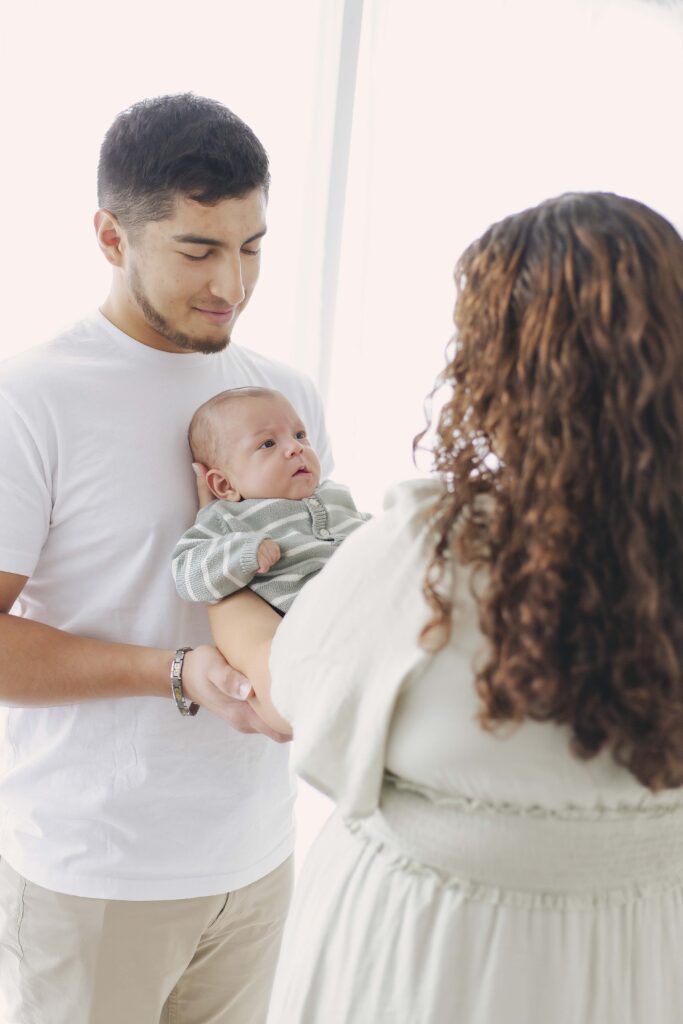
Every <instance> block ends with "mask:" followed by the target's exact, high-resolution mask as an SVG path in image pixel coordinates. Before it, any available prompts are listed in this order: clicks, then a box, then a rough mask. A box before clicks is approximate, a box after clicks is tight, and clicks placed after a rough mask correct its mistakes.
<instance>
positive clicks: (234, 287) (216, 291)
mask: <svg viewBox="0 0 683 1024" xmlns="http://www.w3.org/2000/svg"><path fill="white" fill-rule="evenodd" d="M209 290H210V292H211V294H212V295H215V297H216V298H217V299H222V300H223V301H224V302H227V303H228V305H230V306H238V305H239V304H240V302H242V301H243V300H244V283H243V281H242V261H241V259H240V257H239V255H236V256H230V257H229V258H228V259H226V260H223V261H221V262H220V266H219V268H218V269H217V270H216V273H215V275H214V277H213V280H212V281H211V283H210V285H209Z"/></svg>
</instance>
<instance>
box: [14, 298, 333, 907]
mask: <svg viewBox="0 0 683 1024" xmlns="http://www.w3.org/2000/svg"><path fill="white" fill-rule="evenodd" d="M250 384H251V385H264V386H267V387H272V388H277V389H278V390H280V391H282V392H283V393H284V394H285V395H286V396H287V397H288V398H289V399H290V401H291V402H292V404H293V405H294V407H295V408H296V409H297V410H298V411H299V412H300V414H301V416H302V418H303V420H304V422H305V423H306V425H307V428H308V430H309V433H310V435H311V438H312V441H313V444H314V446H315V448H316V449H317V451H318V454H319V456H320V458H321V462H322V468H323V476H327V475H329V472H330V469H331V456H330V449H329V442H328V438H327V435H326V431H325V425H324V419H323V413H322V407H321V404H320V399H319V397H318V396H317V393H316V392H315V389H314V388H313V386H312V384H311V383H310V382H309V381H308V380H307V379H306V378H304V377H303V376H301V375H300V374H297V373H295V372H293V371H292V370H290V369H288V368H286V367H284V366H282V365H280V364H277V363H273V362H271V361H270V360H267V359H265V358H263V357H262V356H259V355H256V354H254V353H252V352H248V351H246V350H245V349H242V348H240V347H238V346H235V345H234V344H231V345H230V346H229V347H228V348H227V349H226V351H225V352H222V353H217V354H214V355H210V356H207V355H203V354H198V353H188V354H175V353H168V352H161V351H157V350H156V349H152V348H149V347H148V346H145V345H141V344H140V343H139V342H137V341H135V340H134V339H132V338H130V337H128V336H127V335H126V334H124V333H123V332H121V331H119V330H118V329H117V328H116V327H114V326H113V325H112V324H111V323H110V322H109V321H108V320H107V319H106V318H105V317H104V316H102V315H101V314H99V313H98V314H96V315H95V316H94V317H93V318H92V319H89V320H86V321H83V322H81V323H79V324H77V325H76V326H74V327H73V328H72V329H70V330H69V331H67V332H65V333H64V334H62V335H61V336H60V337H58V338H56V339H55V340H54V341H52V342H49V343H48V344H47V345H43V346H40V347H38V348H35V349H33V350H31V351H29V352H27V353H25V354H23V355H21V356H19V357H16V358H14V359H12V360H9V361H8V362H6V363H5V364H3V366H2V367H0V453H1V457H0V524H1V527H2V528H1V531H0V570H2V571H5V572H12V573H19V574H21V575H24V576H28V577H29V580H28V582H27V584H26V586H25V588H24V590H23V592H22V594H21V597H20V600H19V602H18V603H17V606H16V607H15V608H14V609H13V611H14V612H15V613H16V614H19V615H22V616H24V617H25V618H29V619H35V620H37V621H38V622H43V623H47V624H49V625H52V626H56V627H58V628H59V629H63V630H66V631H68V632H70V633H75V634H78V635H81V636H85V637H94V638H97V639H101V640H107V641H116V642H125V643H133V644H142V645H145V646H150V647H168V648H176V647H181V646H196V645H197V644H200V643H207V642H208V643H210V642H211V634H210V632H209V629H208V624H207V618H206V612H205V609H204V607H203V606H201V605H193V604H190V603H188V602H185V601H182V600H181V599H180V598H179V597H178V596H177V595H176V590H175V586H174V583H173V579H172V576H171V554H172V552H173V548H174V546H175V544H176V542H177V540H178V538H179V537H180V535H181V534H182V533H183V531H184V530H185V529H187V527H188V526H189V525H190V524H191V523H192V522H193V520H194V517H195V512H196V487H195V479H194V475H193V472H192V468H191V465H190V461H191V459H190V454H189V449H188V444H187V427H188V424H189V421H190V418H191V416H192V413H193V412H194V410H195V409H196V408H197V406H199V405H200V404H201V403H202V402H203V401H205V400H206V399H207V398H209V397H210V396H211V395H214V394H216V393H217V392H219V391H222V390H223V389H225V388H230V387H241V386H244V385H250ZM48 671H49V669H48ZM169 686H170V683H169ZM287 762H288V751H287V746H286V745H279V744H276V743H273V742H272V741H270V740H268V739H266V738H265V737H263V736H259V735H245V734H241V733H238V732H236V731H235V730H233V729H231V728H230V726H228V725H227V724H226V723H225V722H223V721H221V720H220V719H218V718H217V717H215V716H214V715H212V714H210V713H209V712H207V711H205V710H202V711H200V712H199V714H198V715H197V716H196V717H195V718H190V719H188V718H183V717H182V716H181V715H179V714H178V711H177V709H176V707H175V705H174V703H173V701H172V699H171V697H170V689H169V699H168V700H166V701H164V700H161V699H159V698H154V697H151V698H145V697H126V698H121V699H118V700H102V701H90V702H85V703H82V704H73V705H68V706H65V707H51V708H6V707H3V708H0V855H2V856H3V857H5V858H6V860H7V861H8V863H9V864H10V865H11V866H12V867H13V868H14V869H15V870H16V871H18V872H19V873H20V874H22V875H24V876H25V877H27V878H29V879H30V880H31V881H33V882H35V883H36V884H38V885H41V886H44V887H46V888H49V889H53V890H55V891H58V892H64V893H71V894H75V895H79V896H90V897H100V898H108V899H129V900H136V899H140V900H143V899H147V900H153V899H176V898H187V897H193V896H205V895H211V894H215V893H219V892H226V891H230V890H233V889H236V888H240V887H242V886H245V885H248V884H249V883H251V882H253V881H255V880H256V879H258V878H261V877H262V876H263V875H265V874H267V873H268V872H269V871H271V870H273V869H274V868H276V867H277V866H278V865H279V864H280V863H282V861H283V860H285V858H286V857H287V856H289V854H290V853H291V850H292V846H293V826H292V815H291V811H292V804H293V789H292V785H291V780H290V774H289V770H288V763H287Z"/></svg>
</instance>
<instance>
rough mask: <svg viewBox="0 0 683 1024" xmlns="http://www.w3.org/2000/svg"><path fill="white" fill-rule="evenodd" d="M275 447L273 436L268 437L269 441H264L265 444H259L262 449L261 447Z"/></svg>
mask: <svg viewBox="0 0 683 1024" xmlns="http://www.w3.org/2000/svg"><path fill="white" fill-rule="evenodd" d="M274 447H275V441H273V439H272V438H268V440H267V441H264V442H263V444H260V445H259V449H261V448H274Z"/></svg>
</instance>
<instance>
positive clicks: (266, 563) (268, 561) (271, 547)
mask: <svg viewBox="0 0 683 1024" xmlns="http://www.w3.org/2000/svg"><path fill="white" fill-rule="evenodd" d="M256 560H257V562H258V569H257V572H259V573H263V572H268V570H269V569H270V568H271V566H273V565H275V563H276V562H278V561H279V560H280V548H279V546H278V545H277V544H276V543H275V541H274V540H262V541H261V543H260V544H259V546H258V548H257V550H256Z"/></svg>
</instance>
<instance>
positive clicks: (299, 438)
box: [294, 430, 306, 441]
mask: <svg viewBox="0 0 683 1024" xmlns="http://www.w3.org/2000/svg"><path fill="white" fill-rule="evenodd" d="M305 436H306V431H305V430H297V432H296V434H295V435H294V437H295V438H296V439H297V441H303V439H304V438H305Z"/></svg>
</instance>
